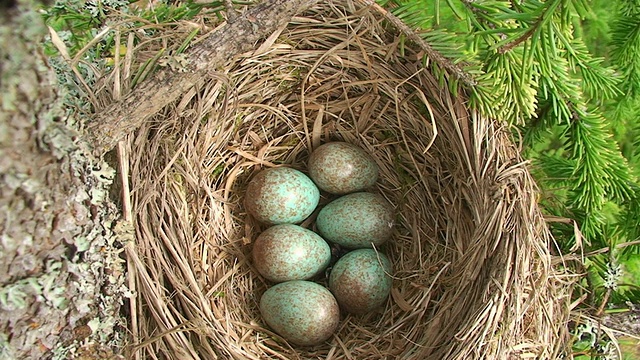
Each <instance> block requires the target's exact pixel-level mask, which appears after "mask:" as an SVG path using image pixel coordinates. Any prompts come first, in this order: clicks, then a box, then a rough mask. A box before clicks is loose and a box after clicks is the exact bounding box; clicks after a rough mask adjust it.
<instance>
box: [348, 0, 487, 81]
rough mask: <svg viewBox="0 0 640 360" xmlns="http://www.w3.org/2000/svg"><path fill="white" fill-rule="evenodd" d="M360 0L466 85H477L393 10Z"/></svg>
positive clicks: (371, 1) (368, 0) (372, 1)
mask: <svg viewBox="0 0 640 360" xmlns="http://www.w3.org/2000/svg"><path fill="white" fill-rule="evenodd" d="M359 1H360V2H361V3H363V4H366V5H368V6H370V7H372V8H373V9H375V10H376V11H378V12H379V13H381V14H382V15H384V17H385V18H386V19H387V20H388V21H389V22H391V24H393V26H395V27H396V28H397V29H398V30H400V31H401V32H402V33H403V34H405V35H406V36H407V38H409V40H411V41H413V42H414V43H416V44H417V45H418V46H420V48H421V49H422V50H424V51H425V52H426V53H427V56H429V58H430V59H432V60H433V61H435V62H436V63H437V64H438V65H440V66H441V67H442V68H444V69H445V70H447V71H448V72H449V73H451V74H452V75H454V76H455V77H456V78H458V79H459V80H460V81H462V82H463V83H464V84H465V85H467V86H475V85H476V84H477V82H476V80H475V79H474V78H473V77H471V75H469V74H468V73H467V72H466V71H464V70H463V69H462V68H460V67H459V66H457V65H456V64H454V63H452V62H451V61H450V60H449V59H447V58H446V57H444V56H443V55H442V54H440V53H439V52H438V51H436V50H435V49H434V48H433V47H432V46H431V45H430V44H429V43H427V42H426V41H424V39H423V38H421V37H420V36H419V35H418V34H417V33H416V32H415V31H414V30H412V29H411V28H410V27H409V26H407V24H405V23H404V22H403V21H402V20H400V19H399V18H398V17H396V16H395V15H393V14H392V13H391V12H389V11H388V10H386V9H385V8H383V7H382V6H380V5H378V4H377V3H376V2H375V1H374V0H359Z"/></svg>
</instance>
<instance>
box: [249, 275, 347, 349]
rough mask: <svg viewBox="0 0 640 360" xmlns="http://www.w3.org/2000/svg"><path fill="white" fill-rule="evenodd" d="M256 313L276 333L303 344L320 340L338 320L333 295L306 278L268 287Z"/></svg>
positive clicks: (315, 343)
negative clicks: (259, 314) (258, 313)
mask: <svg viewBox="0 0 640 360" xmlns="http://www.w3.org/2000/svg"><path fill="white" fill-rule="evenodd" d="M260 313H261V314H262V318H263V319H264V321H265V322H266V323H267V325H269V326H270V327H271V328H272V329H273V330H274V331H275V332H276V333H278V334H279V335H280V336H282V337H283V338H285V339H286V340H288V341H289V342H291V343H293V344H297V345H304V346H306V345H318V344H320V343H322V342H324V341H325V340H327V339H328V338H329V337H331V335H332V334H333V333H334V332H335V331H336V328H337V327H338V323H339V322H340V308H339V306H338V303H337V302H336V299H335V298H334V296H333V295H332V294H331V292H330V291H329V290H327V289H326V288H325V287H323V286H322V285H318V284H316V283H314V282H310V281H301V280H296V281H287V282H283V283H280V284H276V285H274V286H273V287H271V288H269V289H268V290H267V291H266V292H265V293H264V294H263V295H262V298H261V299H260Z"/></svg>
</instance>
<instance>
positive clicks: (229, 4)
mask: <svg viewBox="0 0 640 360" xmlns="http://www.w3.org/2000/svg"><path fill="white" fill-rule="evenodd" d="M224 7H225V8H227V21H228V22H230V23H232V22H235V21H236V19H238V17H239V16H240V12H238V11H237V10H236V9H234V8H233V1H231V0H224Z"/></svg>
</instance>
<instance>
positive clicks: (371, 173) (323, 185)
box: [309, 141, 378, 195]
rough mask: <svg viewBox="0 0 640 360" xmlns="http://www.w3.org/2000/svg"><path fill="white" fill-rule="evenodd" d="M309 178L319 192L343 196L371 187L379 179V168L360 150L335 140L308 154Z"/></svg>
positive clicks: (369, 156) (371, 158)
mask: <svg viewBox="0 0 640 360" xmlns="http://www.w3.org/2000/svg"><path fill="white" fill-rule="evenodd" d="M309 176H310V177H311V179H312V180H313V181H314V182H315V183H316V185H318V187H319V188H320V189H322V190H324V191H326V192H329V193H331V194H337V195H342V194H348V193H352V192H356V191H362V190H364V189H366V188H369V187H371V186H373V185H374V184H375V182H376V180H377V179H378V165H377V164H376V162H375V160H374V159H373V157H372V156H371V155H369V154H368V153H367V152H366V151H364V150H363V149H362V148H360V147H358V146H356V145H353V144H349V143H346V142H341V141H336V142H330V143H326V144H324V145H321V146H320V147H318V148H317V149H316V150H315V151H314V152H313V153H311V156H309Z"/></svg>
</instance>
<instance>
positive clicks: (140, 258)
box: [94, 0, 570, 360]
mask: <svg viewBox="0 0 640 360" xmlns="http://www.w3.org/2000/svg"><path fill="white" fill-rule="evenodd" d="M382 19H383V15H382V14H380V13H379V12H378V11H377V10H376V9H374V8H368V7H363V6H362V5H361V3H360V2H358V1H347V0H345V1H327V2H322V4H320V5H317V6H316V7H314V8H313V9H311V10H309V11H307V12H306V13H304V14H301V15H300V16H298V17H296V18H294V19H293V21H292V22H291V23H290V24H289V25H288V26H287V28H286V29H282V33H281V34H280V35H279V36H274V37H272V38H270V41H268V42H267V43H265V44H259V45H257V47H256V48H257V49H258V50H257V51H256V52H252V53H247V54H243V55H242V56H240V57H238V58H237V59H235V60H234V61H233V62H231V63H229V64H227V65H226V66H225V67H224V68H220V69H212V71H211V79H210V80H207V82H206V84H205V85H204V86H202V87H201V88H197V89H193V90H192V91H191V92H189V93H187V94H185V95H184V96H183V97H182V99H181V100H180V101H179V102H177V103H173V104H167V106H166V108H165V110H164V111H163V112H162V113H161V114H158V115H156V116H155V117H154V118H153V119H152V120H151V121H149V122H148V123H146V124H145V125H144V126H143V127H142V128H141V129H139V131H138V132H137V133H136V134H133V135H132V136H130V138H129V140H128V143H127V144H125V145H126V149H123V150H126V151H123V152H122V154H126V156H127V157H128V159H129V161H130V173H131V178H130V181H131V194H130V196H131V201H132V214H133V221H134V225H135V230H136V240H135V241H136V244H135V247H132V249H133V250H132V251H130V253H129V257H130V260H129V261H130V264H133V266H132V267H130V268H132V271H131V274H130V276H133V277H134V278H135V280H136V285H137V290H138V293H137V298H136V300H137V306H136V307H135V311H136V314H137V324H136V323H133V325H132V326H133V327H134V328H135V329H132V333H134V334H135V335H136V337H139V339H134V341H138V342H137V343H135V344H134V346H133V347H132V353H134V354H135V355H136V356H137V357H139V358H145V359H358V360H361V359H474V358H475V359H479V358H496V359H507V358H520V357H536V358H555V357H556V356H557V355H558V353H559V352H560V351H561V350H562V346H563V343H564V341H565V334H564V330H563V329H564V328H565V321H566V319H567V317H568V312H569V310H570V309H569V306H568V304H569V302H570V299H569V296H568V294H569V292H568V289H569V286H568V285H567V283H564V282H563V279H562V278H561V277H558V276H556V274H555V273H554V270H553V264H552V263H553V261H554V259H552V257H551V256H550V254H549V250H548V246H549V242H550V240H551V239H550V235H549V233H548V230H547V228H546V225H545V223H544V221H543V219H542V217H541V215H540V212H539V210H538V208H537V205H536V196H537V192H536V187H535V184H534V183H533V181H532V179H531V177H530V175H529V173H528V171H527V168H526V164H525V163H524V162H523V160H522V159H521V157H520V156H519V153H518V151H517V149H516V148H515V147H514V145H513V144H512V143H511V142H510V140H509V133H508V132H507V131H506V129H504V128H502V126H501V124H500V122H496V121H493V120H491V119H487V118H484V117H482V116H480V115H478V114H477V113H476V112H474V111H471V110H469V108H468V106H467V104H466V103H465V97H464V95H462V94H461V95H460V96H458V97H455V98H454V97H452V96H451V95H450V93H449V91H448V90H447V89H446V88H445V87H443V86H441V84H439V83H438V81H437V80H436V78H435V77H434V76H433V75H432V74H431V73H430V72H429V70H428V69H424V68H422V66H421V65H420V61H419V60H415V61H414V60H411V59H419V58H420V55H419V51H420V49H410V48H406V49H405V51H406V54H405V56H400V55H399V48H398V47H399V41H398V36H397V35H398V34H397V31H396V30H394V29H393V28H391V27H389V26H388V25H385V23H384V21H383V20H382ZM199 21H200V23H199V24H195V23H178V24H177V25H175V24H174V25H172V26H162V25H157V26H155V30H156V33H155V34H154V35H153V36H151V37H149V38H146V39H145V38H141V39H137V41H138V43H140V44H141V45H139V46H138V47H133V46H131V45H132V44H133V41H132V37H141V36H143V35H141V33H140V32H134V31H130V32H128V33H127V34H125V33H123V34H122V36H121V37H119V38H121V39H122V41H124V39H127V41H128V43H129V44H130V46H129V52H128V53H127V54H126V55H125V56H124V59H120V61H119V62H118V63H117V64H116V67H117V69H118V71H116V72H115V73H119V74H120V75H119V76H113V75H110V76H105V77H104V78H103V80H102V81H103V82H102V86H99V87H98V88H97V89H96V90H95V95H94V96H95V97H96V98H97V99H99V100H97V101H98V102H99V103H101V104H106V103H108V102H109V101H110V100H109V99H112V98H113V96H114V94H118V95H119V94H120V93H122V94H126V93H127V91H128V89H129V87H130V86H131V83H132V79H133V78H135V73H136V70H137V69H140V67H141V65H142V64H143V63H144V62H145V61H146V60H148V59H152V58H153V57H154V55H155V54H156V53H158V51H159V50H160V49H161V48H165V49H168V50H171V49H175V48H177V47H179V46H180V45H181V41H182V40H183V39H184V37H185V36H186V35H187V34H188V33H190V32H191V31H192V30H193V26H201V27H205V26H209V28H213V27H215V25H216V22H215V19H214V18H211V19H210V18H207V17H206V16H203V17H202V18H200V19H199ZM194 24H195V25H194ZM149 26H151V25H149ZM196 39H197V38H196ZM196 41H197V40H196ZM114 88H115V90H114ZM123 96H125V95H123ZM98 107H100V106H98ZM337 139H340V140H345V141H348V142H352V143H355V144H358V145H360V146H361V147H363V148H365V149H367V150H368V151H369V152H370V153H371V154H372V155H373V156H374V157H375V158H376V161H377V163H378V165H379V167H380V170H381V176H380V180H379V181H378V185H377V191H379V192H380V193H381V194H383V195H384V196H385V197H386V198H387V199H388V200H389V201H390V202H391V203H392V204H393V205H394V206H395V209H396V212H397V216H398V224H397V229H396V232H395V235H394V238H393V241H391V243H390V244H389V245H387V247H386V249H385V251H386V252H387V253H388V255H389V257H390V259H391V260H392V262H393V265H394V269H395V272H394V276H395V278H394V282H393V290H392V296H391V297H390V299H389V300H388V302H387V304H386V305H385V307H384V308H383V309H381V310H380V311H379V312H375V313H372V314H367V315H365V316H344V318H343V320H342V323H341V325H340V327H339V330H338V332H337V333H336V334H335V336H334V337H333V338H331V339H330V340H329V341H328V342H327V343H325V344H323V345H320V346H317V347H312V348H296V347H292V346H290V345H289V344H287V343H286V342H285V341H283V340H282V339H280V338H279V337H278V336H277V335H275V334H273V333H272V332H271V331H269V329H267V328H266V327H265V325H264V323H263V322H262V320H261V318H260V314H259V312H258V307H257V304H258V301H259V299H260V295H261V293H262V292H264V291H265V289H266V288H267V286H269V284H267V283H266V282H265V281H264V280H263V279H262V278H261V277H260V276H259V275H258V274H257V273H256V271H255V270H254V269H253V267H252V265H251V261H250V256H249V254H250V251H251V243H252V240H253V239H255V238H256V235H257V234H258V233H260V231H262V230H264V226H261V225H259V224H257V223H255V222H254V221H252V220H251V219H250V218H248V217H247V215H246V214H245V211H244V209H243V207H242V197H243V194H244V189H245V186H246V184H247V182H248V181H249V179H251V177H252V176H253V175H255V174H256V173H257V172H258V171H260V170H261V169H263V168H265V167H271V166H279V165H282V164H286V165H287V166H292V167H295V168H298V169H303V170H304V168H305V162H306V160H307V158H308V155H309V153H310V151H312V150H313V149H314V148H315V147H317V146H318V145H319V144H321V143H324V142H326V141H329V140H337ZM123 156H125V155H123ZM323 201H327V199H326V198H325V199H323ZM306 225H308V226H312V223H311V221H307V223H306Z"/></svg>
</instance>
